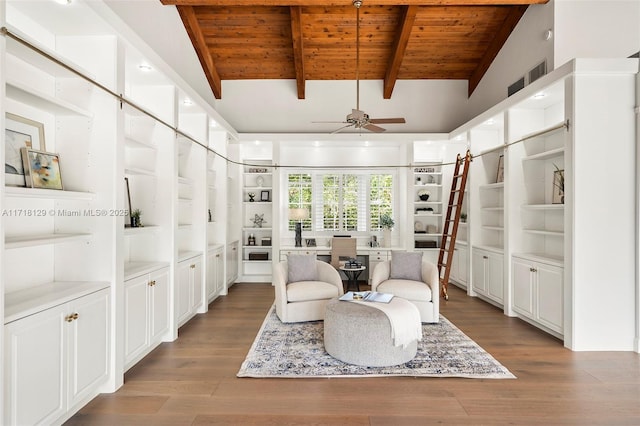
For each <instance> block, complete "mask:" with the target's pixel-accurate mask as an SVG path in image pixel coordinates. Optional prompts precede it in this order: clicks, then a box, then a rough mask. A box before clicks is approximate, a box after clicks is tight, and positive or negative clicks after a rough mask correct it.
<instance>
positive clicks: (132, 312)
mask: <svg viewBox="0 0 640 426" xmlns="http://www.w3.org/2000/svg"><path fill="white" fill-rule="evenodd" d="M148 293H149V277H148V276H147V275H144V276H142V277H138V278H134V279H132V280H129V281H126V282H125V283H124V363H125V365H128V364H129V362H131V361H132V360H133V359H134V358H135V357H136V356H138V354H140V353H141V352H143V351H144V350H145V349H146V348H147V346H148V345H149V340H148V335H149V332H148V329H149V324H148V321H149V296H148Z"/></svg>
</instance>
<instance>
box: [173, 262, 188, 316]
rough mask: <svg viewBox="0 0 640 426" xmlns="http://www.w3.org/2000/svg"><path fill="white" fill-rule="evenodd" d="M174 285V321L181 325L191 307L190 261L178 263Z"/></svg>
mask: <svg viewBox="0 0 640 426" xmlns="http://www.w3.org/2000/svg"><path fill="white" fill-rule="evenodd" d="M176 287H177V288H176V299H177V301H176V319H177V320H176V322H177V324H178V325H182V323H183V321H185V320H186V319H187V318H188V316H189V311H190V308H191V297H190V294H191V262H190V261H188V260H186V261H183V262H179V263H178V279H177V280H176Z"/></svg>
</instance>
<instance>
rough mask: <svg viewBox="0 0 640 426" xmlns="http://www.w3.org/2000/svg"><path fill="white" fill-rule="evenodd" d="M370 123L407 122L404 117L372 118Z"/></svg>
mask: <svg viewBox="0 0 640 426" xmlns="http://www.w3.org/2000/svg"><path fill="white" fill-rule="evenodd" d="M369 123H374V124H404V123H406V121H405V119H404V118H372V119H370V120H369Z"/></svg>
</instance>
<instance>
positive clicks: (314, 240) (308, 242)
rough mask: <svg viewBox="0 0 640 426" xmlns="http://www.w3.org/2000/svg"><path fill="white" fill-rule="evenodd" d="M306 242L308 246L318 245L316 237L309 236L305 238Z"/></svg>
mask: <svg viewBox="0 0 640 426" xmlns="http://www.w3.org/2000/svg"><path fill="white" fill-rule="evenodd" d="M304 242H305V243H306V244H307V247H315V246H316V239H315V238H307V239H305V240H304Z"/></svg>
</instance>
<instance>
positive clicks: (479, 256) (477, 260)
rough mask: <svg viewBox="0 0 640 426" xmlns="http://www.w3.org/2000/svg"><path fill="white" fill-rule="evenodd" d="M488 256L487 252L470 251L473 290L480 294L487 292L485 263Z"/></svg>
mask: <svg viewBox="0 0 640 426" xmlns="http://www.w3.org/2000/svg"><path fill="white" fill-rule="evenodd" d="M488 258H489V257H488V256H487V254H486V253H485V252H483V251H479V250H473V251H472V252H471V268H472V272H471V274H472V279H473V280H472V284H473V290H474V291H476V292H478V293H482V294H486V293H487V284H486V273H485V263H486V260H487V259H488Z"/></svg>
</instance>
